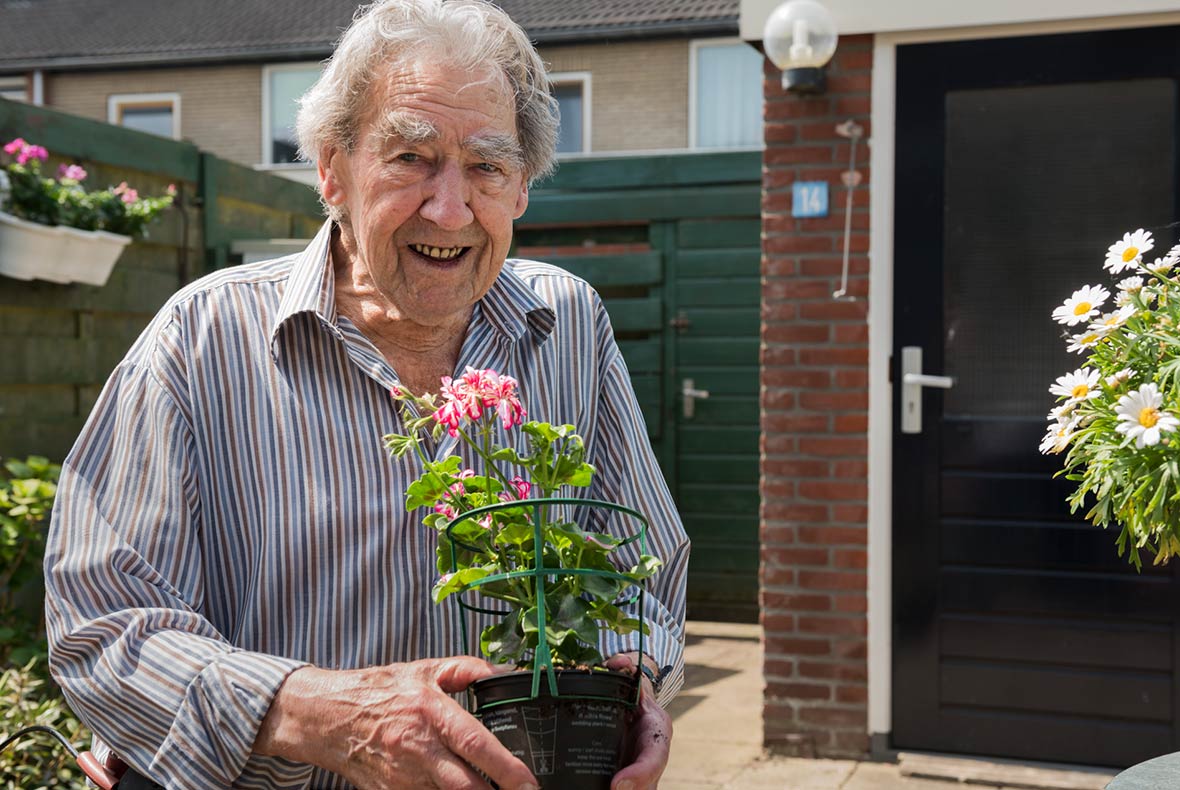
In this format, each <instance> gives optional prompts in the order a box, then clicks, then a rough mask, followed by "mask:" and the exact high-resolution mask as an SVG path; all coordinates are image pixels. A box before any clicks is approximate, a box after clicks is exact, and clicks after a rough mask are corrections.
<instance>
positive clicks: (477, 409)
mask: <svg viewBox="0 0 1180 790" xmlns="http://www.w3.org/2000/svg"><path fill="white" fill-rule="evenodd" d="M390 394H391V395H392V397H393V398H394V400H395V401H397V402H398V404H399V405H400V408H401V410H402V417H403V424H404V425H405V427H406V431H407V432H406V433H405V434H392V433H391V434H388V435H387V436H385V444H386V446H387V447H388V448H389V450H390V453H391V455H393V456H394V457H395V458H399V459H401V458H404V457H407V456H417V459H418V462H419V463H420V464H421V466H422V469H423V472H422V474H421V476H420V477H419V478H418V479H417V480H416V481H415V482H414V483H412V484H411V485H410V486H409V488H407V490H406V495H405V500H406V501H405V506H406V509H407V510H410V511H413V510H417V509H419V508H424V509H425V510H427V511H428V512H427V515H426V516H425V517H424V518H423V524H424V525H425V526H427V527H429V528H431V529H432V530H434V531H435V532H437V533H438V557H437V567H438V572H439V574H440V576H439V578H438V580H437V582H436V583H435V585H434V592H433V597H434V601H435V602H436V603H441V602H442V601H444V600H445V599H447V598H448V597H450V596H452V595H456V594H459V593H465V592H469V591H472V590H477V591H478V592H479V593H481V594H482V595H484V596H487V597H489V598H493V599H496V600H497V601H500V602H502V603H504V604H506V605H507V607H506V611H505V613H504V614H503V616H502V619H501V620H500V622H498V623H496V624H494V625H490V626H488V627H486V628H485V629H484V630H483V632H482V634H481V635H480V649H481V652H482V653H483V654H484V655H485V656H487V657H488V658H489V659H490V660H491V661H492V662H493V663H498V664H515V665H516V666H518V667H522V668H529V669H531V668H533V665H534V664H533V662H534V660H540V659H541V658H542V657H541V656H538V646H539V641H540V640H539V635H540V623H541V622H544V628H545V635H546V641H547V642H548V646H549V650H550V654H551V660H552V663H553V665H554V666H557V667H563V666H564V667H576V666H594V665H597V664H601V663H602V661H603V656H602V654H601V652H600V651H599V649H598V644H599V634H600V632H601V631H602V630H611V631H614V632H616V633H620V634H627V633H631V632H634V631H636V630H639V629H642V630H643V633H645V634H646V633H648V627H647V625H646V624H644V623H643V622H642V621H641V620H640V619H638V618H634V617H630V616H628V614H627V613H626V612H625V610H624V608H623V603H624V602H623V601H622V597H623V596H624V594H625V592H626V590H627V589H628V588H630V587H632V586H633V585H641V584H643V583H644V581H645V580H646V579H648V578H650V577H651V576H652V575H653V574H655V573H656V571H657V570H658V569H659V567H660V564H661V563H660V561H659V560H658V559H656V558H655V557H652V556H649V555H641V556H640V558H639V562H638V563H637V564H636V565H634V566H633V567H631V568H629V569H625V570H623V569H620V568H618V567H617V566H616V564H615V563H614V562H613V561H612V558H611V555H612V553H613V552H614V551H615V550H616V549H618V548H619V547H620V546H621V545H623V544H624V543H625V542H630V539H621V538H618V537H615V536H613V535H609V534H606V533H602V532H596V531H592V530H587V529H584V528H583V527H581V526H579V525H578V524H575V523H573V522H570V521H565V520H562V519H560V518H556V517H554V513H555V512H556V504H554V503H550V502H549V501H548V500H549V499H551V498H553V497H555V496H561V495H562V492H563V491H568V489H569V488H586V487H588V486H589V485H590V483H591V480H592V479H593V476H594V474H595V469H594V467H593V466H591V465H590V464H589V463H587V462H586V460H585V455H586V449H585V444H584V442H583V440H582V437H581V436H579V435H578V434H577V433H576V432H575V428H574V426H573V425H558V426H555V425H550V424H549V423H544V422H531V421H530V422H524V417H525V416H527V415H526V412H525V408H524V405H523V404H522V403H521V400H520V395H519V391H518V385H517V381H516V380H515V379H514V378H512V377H511V376H504V375H500V374H498V373H497V372H496V371H494V370H475V369H473V368H470V367H469V368H467V370H466V371H465V372H464V373H463V375H462V376H460V377H459V378H457V379H452V378H451V377H449V376H447V377H444V378H443V379H442V386H441V388H440V390H439V394H438V395H437V396H435V395H432V394H426V395H421V396H417V395H414V394H412V393H410V392H407V391H406V390H404V389H400V388H396V387H395V388H394V389H393V390H391V393H390ZM497 422H498V423H499V425H500V427H501V428H502V429H503V431H504V432H506V433H507V435H508V436H509V437H511V436H512V432H514V431H516V430H519V431H520V434H518V436H520V435H521V434H523V439H524V441H523V442H522V443H521V444H522V445H523V446H525V447H527V450H526V452H524V453H521V452H520V451H519V450H518V449H516V448H513V447H501V446H499V445H497V444H496V443H495V442H494V441H493V437H494V435H495V434H496V433H497V431H496V423H497ZM444 433H448V434H450V435H451V436H455V437H459V439H460V441H462V442H464V443H465V444H467V445H468V446H469V447H470V448H471V449H472V451H473V452H474V455H475V456H476V457H478V458H479V459H480V461H481V462H482V464H481V466H482V468H481V469H478V470H477V469H470V468H465V465H464V462H463V459H462V458H460V457H459V456H457V455H451V456H449V457H447V458H445V459H443V460H441V461H435V460H431V459H430V458H429V457H428V455H427V453H426V452H425V449H424V447H423V442H424V441H425V438H426V437H427V436H429V437H431V438H432V439H433V441H434V442H436V443H437V442H438V441H440V440H441V439H442V437H443V434H444ZM490 505H499V506H498V507H496V508H493V509H491V510H484V509H483V508H487V507H488V506H490ZM477 509H480V511H479V512H478V513H472V511H475V510H477ZM468 514H471V515H468ZM534 521H536V522H538V523H539V525H540V531H539V534H540V535H541V536H542V540H541V543H540V545H538V544H537V540H536V536H537V534H538V532H537V530H536V526H537V524H536V523H534ZM538 552H540V553H541V555H540V557H538ZM538 559H542V560H543V562H544V566H545V568H546V569H588V570H592V571H599V572H602V573H604V574H608V575H595V574H578V573H569V574H561V573H560V571H558V572H557V573H555V574H553V575H542V576H525V575H520V576H516V577H507V578H499V579H494V578H492V577H502V576H504V575H506V574H510V573H514V572H519V571H529V570H530V569H533V568H535V567H537V563H538ZM542 608H543V610H544V616H543V617H541V616H540V613H541V612H540V610H541V609H542Z"/></svg>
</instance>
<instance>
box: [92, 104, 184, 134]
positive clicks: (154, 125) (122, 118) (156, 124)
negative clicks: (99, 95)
mask: <svg viewBox="0 0 1180 790" xmlns="http://www.w3.org/2000/svg"><path fill="white" fill-rule="evenodd" d="M107 121H108V122H109V123H113V124H115V125H116V126H125V127H127V128H128V129H136V130H138V131H140V132H147V133H148V134H158V135H160V136H161V137H171V138H172V139H174V140H179V139H180V94H179V93H120V94H116V95H114V96H110V97H108V98H107Z"/></svg>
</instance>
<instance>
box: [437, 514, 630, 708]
mask: <svg viewBox="0 0 1180 790" xmlns="http://www.w3.org/2000/svg"><path fill="white" fill-rule="evenodd" d="M522 504H527V505H528V506H530V507H531V509H532V516H533V517H532V525H533V540H534V541H535V543H534V545H535V546H536V547H541V546H543V545H544V543H545V540H544V535H543V532H542V524H543V523H544V522H543V513H542V509H543V508H545V507H547V506H549V505H572V506H579V507H587V506H588V507H591V508H602V509H605V510H611V511H614V512H617V513H623V514H624V515H627V516H630V517H631V518H634V519H636V520H637V521H638V522H639V525H640V526H639V530H638V531H637V532H636V533H635V534H633V535H630V536H629V537H627V538H624V539H622V540H621V541H620V542H619V543H618V545H617V546H616V548H619V547H622V546H625V545H628V544H630V543H635V542H636V541H638V544H639V553H640V555H641V556H642V555H645V554H647V531H648V522H647V519H646V518H644V516H643V514H642V513H640V512H639V511H637V510H634V509H632V508H629V507H626V506H624V505H618V504H615V503H613V502H604V501H601V500H597V499H580V498H577V497H547V498H538V499H529V500H525V501H524V502H521V501H512V502H496V503H493V504H490V505H484V506H482V507H478V508H474V509H473V510H470V511H468V512H466V513H463V514H462V515H461V516H459V517H457V518H455V519H453V520H452V522H451V523H450V524H448V525H447V527H446V529H445V532H446V535H447V538H448V540H449V541H450V549H451V571H452V572H454V571H457V570H458V568H459V560H458V556H457V554H456V551H457V549H460V548H462V549H467V550H471V551H479V547H477V546H471V545H469V544H466V543H464V542H463V541H462V540H461V539H459V538H457V537H455V535H454V534H453V533H452V529H453V528H454V527H455V526H456V525H457V524H458V523H460V522H462V521H468V520H474V519H476V518H478V517H479V516H482V515H484V514H485V513H492V512H495V511H497V510H505V509H509V508H520V507H521V506H522ZM533 556H534V557H535V562H534V563H533V567H532V568H527V569H520V570H515V571H509V572H507V573H497V574H493V575H490V576H485V577H483V578H482V579H478V580H475V581H472V582H471V583H470V586H469V589H467V590H466V591H465V592H464V593H462V594H460V595H456V596H455V601H456V603H457V604H458V606H459V609H460V616H459V625H460V629H461V632H462V639H463V644H465V645H469V644H471V642H470V641H469V640H470V635H469V633H468V628H467V617H466V616H465V614H466V613H467V612H477V613H480V614H489V615H498V616H504V615H507V614H510V613H511V612H510V611H508V610H498V609H487V608H484V607H481V606H475V605H473V604H470V603H467V602H465V601H463V597H464V595H466V594H468V593H471V592H476V591H478V588H479V587H480V586H482V585H485V584H491V583H494V582H499V581H506V580H510V579H531V580H532V583H533V588H532V589H533V591H534V594H535V595H536V598H537V629H538V635H537V647H536V650H535V652H534V654H533V669H532V673H533V683H532V692H531V696H530V697H527V698H525V697H522V698H518V699H508V700H502V701H499V702H496V703H494V705H507V704H510V703H520V702H527V701H529V700H533V699H536V698H537V697H538V696H540V694H541V677H542V675H545V676H546V677H547V678H548V683H547V685H548V691H549V694H550V695H551V696H553V697H560V695H559V694H558V690H557V675H556V671H555V670H554V667H553V655H552V651H551V650H550V647H549V637H548V635H547V633H546V621H547V618H548V612H547V611H546V609H547V607H546V606H545V579H546V578H549V577H556V576H598V577H601V578H607V579H616V580H619V581H622V582H625V583H626V584H628V585H630V586H631V587H634V588H635V590H634V591H633V592H632V593H631V594H630V595H629V596H624V597H623V598H620V599H619V600H617V601H616V602H615V604H614V605H616V606H630V605H632V604H638V610H639V621H640V626H639V628H638V632H639V638H638V643H639V654H640V656H642V655H643V653H644V628H645V626H646V623H645V622H644V619H643V618H644V609H643V606H644V598H645V594H646V590H647V579H642V580H639V581H636V580H635V579H634V578H632V577H630V576H628V575H627V574H624V573H620V572H618V571H615V572H611V571H605V570H598V569H593V568H562V567H549V566H547V565H545V552H544V551H543V550H540V549H537V550H534V552H533ZM639 688H640V684H638V683H636V684H635V697H634V699H633V700H631V702H630V703H629V705H630V707H634V706H636V705H638V704H639ZM570 698H572V699H593V700H605V701H614V700H612V699H610V698H607V697H597V696H588V695H573V696H569V695H567V697H566V699H570ZM489 707H491V706H489Z"/></svg>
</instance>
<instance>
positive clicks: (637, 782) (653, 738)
mask: <svg viewBox="0 0 1180 790" xmlns="http://www.w3.org/2000/svg"><path fill="white" fill-rule="evenodd" d="M644 660H648V659H647V657H646V656H645V657H644ZM638 661H639V656H638V654H636V653H621V654H619V655H615V656H611V657H610V658H608V659H607V660H606V665H607V666H608V667H610V668H611V669H615V670H618V671H620V672H630V673H632V674H635V673H638V672H639V665H638ZM649 666H650V664H649ZM652 668H653V669H658V668H657V667H654V666H652ZM639 683H640V693H639V708H638V709H637V710H636V711H635V714H634V715H635V719H634V720H633V721H632V724H631V744H630V755H629V756H630V759H631V763H630V765H628V766H626V767H625V768H623V770H621V771H619V772H618V773H617V774H615V778H614V779H612V780H611V790H655V788H656V787H658V786H659V783H660V777H661V776H662V775H663V773H664V769H665V768H667V767H668V750H669V749H670V748H671V745H672V717H671V716H669V715H668V712H667V711H665V710H664V709H663V708H661V707H660V704H659V703H658V702H656V694H655V690H654V689H652V687H651V682H650V681H648V679H647V676H646V675H643V674H642V673H640V675H639Z"/></svg>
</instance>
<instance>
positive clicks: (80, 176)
mask: <svg viewBox="0 0 1180 790" xmlns="http://www.w3.org/2000/svg"><path fill="white" fill-rule="evenodd" d="M86 175H87V174H86V171H85V170H84V169H82V167H81V166H80V165H61V166H60V167H58V168H57V177H58V178H62V179H66V178H68V179H70V180H72V181H85V180H86Z"/></svg>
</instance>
